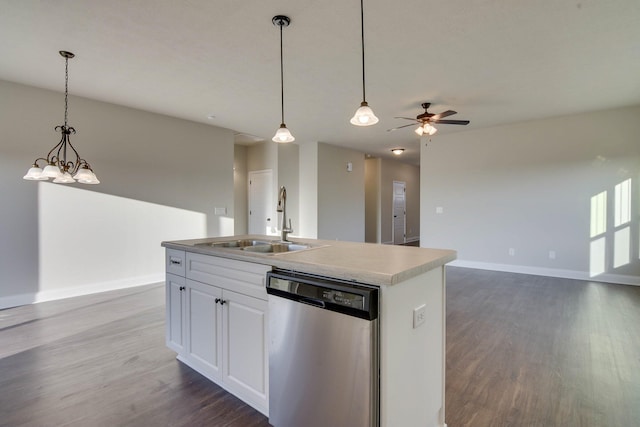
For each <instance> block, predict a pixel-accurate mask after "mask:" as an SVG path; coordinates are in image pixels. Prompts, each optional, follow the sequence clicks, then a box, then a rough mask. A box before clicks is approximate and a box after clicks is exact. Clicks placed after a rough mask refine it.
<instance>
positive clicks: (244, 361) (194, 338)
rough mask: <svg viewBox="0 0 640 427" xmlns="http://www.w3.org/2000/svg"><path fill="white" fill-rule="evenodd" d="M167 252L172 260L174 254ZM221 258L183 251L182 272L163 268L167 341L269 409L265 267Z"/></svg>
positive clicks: (184, 359) (218, 379) (247, 399)
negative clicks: (164, 273) (182, 274)
mask: <svg viewBox="0 0 640 427" xmlns="http://www.w3.org/2000/svg"><path fill="white" fill-rule="evenodd" d="M170 256H171V257H173V259H174V260H175V258H176V256H177V254H175V253H174V254H172V255H169V254H167V258H168V259H169V260H171V259H170V258H169V257H170ZM224 261H231V262H228V263H227V262H224ZM224 261H223V262H220V260H219V259H218V258H215V257H211V256H206V255H200V254H192V253H187V256H186V266H185V273H184V274H185V275H186V277H181V276H177V275H175V274H170V273H167V281H166V292H167V318H166V319H167V320H166V321H167V327H166V341H167V346H168V347H169V348H171V349H173V350H174V351H176V352H177V353H178V359H179V360H180V361H182V362H183V363H185V364H186V365H188V366H190V367H191V368H193V369H195V370H196V371H198V372H199V373H201V374H202V375H204V376H205V377H207V378H209V379H210V380H212V381H214V382H215V383H217V384H218V385H220V386H222V387H223V388H225V389H227V390H228V391H230V392H231V393H233V394H234V395H236V396H237V397H239V398H240V399H242V400H244V401H245V402H247V403H248V404H250V405H251V406H253V407H254V408H256V409H258V410H259V411H261V412H262V413H264V414H265V415H268V402H269V400H268V399H269V398H268V384H269V380H268V366H269V360H268V347H267V345H268V336H267V325H268V320H267V301H266V299H267V297H266V292H265V290H264V279H265V277H266V273H267V271H269V270H270V267H268V266H258V267H257V266H256V265H255V264H253V263H245V262H242V261H234V260H224ZM183 264H184V263H183ZM167 266H168V267H169V266H173V267H176V264H175V263H173V264H171V263H169V262H168V263H167ZM173 271H175V269H174V270H173Z"/></svg>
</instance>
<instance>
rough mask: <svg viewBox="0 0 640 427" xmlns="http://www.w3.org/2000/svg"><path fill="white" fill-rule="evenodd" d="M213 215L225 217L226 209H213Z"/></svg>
mask: <svg viewBox="0 0 640 427" xmlns="http://www.w3.org/2000/svg"><path fill="white" fill-rule="evenodd" d="M214 213H215V214H216V215H226V214H227V208H215V210H214Z"/></svg>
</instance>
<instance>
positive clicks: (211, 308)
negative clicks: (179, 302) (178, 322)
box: [181, 279, 223, 381]
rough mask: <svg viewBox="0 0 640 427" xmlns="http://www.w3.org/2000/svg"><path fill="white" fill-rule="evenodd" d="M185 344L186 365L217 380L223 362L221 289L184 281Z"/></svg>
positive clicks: (193, 281)
mask: <svg viewBox="0 0 640 427" xmlns="http://www.w3.org/2000/svg"><path fill="white" fill-rule="evenodd" d="M186 293H187V300H186V307H188V309H187V315H186V325H185V329H186V331H187V332H186V343H185V347H186V349H185V352H184V354H183V355H181V356H182V357H183V358H185V359H186V360H183V361H185V362H187V364H188V365H189V366H191V367H192V368H194V369H195V370H197V371H198V372H200V373H201V374H203V375H205V376H206V377H208V378H210V379H212V380H214V381H216V380H219V379H220V364H221V363H222V346H221V344H222V308H223V306H222V305H221V304H220V301H222V289H220V288H218V287H215V286H210V285H205V284H204V283H200V282H196V281H195V280H189V279H187V280H186Z"/></svg>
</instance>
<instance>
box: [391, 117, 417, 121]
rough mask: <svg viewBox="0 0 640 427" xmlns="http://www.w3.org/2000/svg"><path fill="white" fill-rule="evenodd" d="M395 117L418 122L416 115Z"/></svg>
mask: <svg viewBox="0 0 640 427" xmlns="http://www.w3.org/2000/svg"><path fill="white" fill-rule="evenodd" d="M394 119H405V120H411V121H413V122H417V120H416V118H415V117H394Z"/></svg>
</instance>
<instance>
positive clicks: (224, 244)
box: [196, 239, 272, 249]
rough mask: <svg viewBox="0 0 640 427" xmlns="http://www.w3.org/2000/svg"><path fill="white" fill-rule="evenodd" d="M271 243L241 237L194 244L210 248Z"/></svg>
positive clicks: (241, 246) (230, 247)
mask: <svg viewBox="0 0 640 427" xmlns="http://www.w3.org/2000/svg"><path fill="white" fill-rule="evenodd" d="M271 243H272V242H270V241H268V240H251V239H241V240H229V241H226V242H208V243H198V244H197V245H196V246H211V247H212V248H228V249H244V248H247V247H253V246H268V245H270V244H271Z"/></svg>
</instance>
